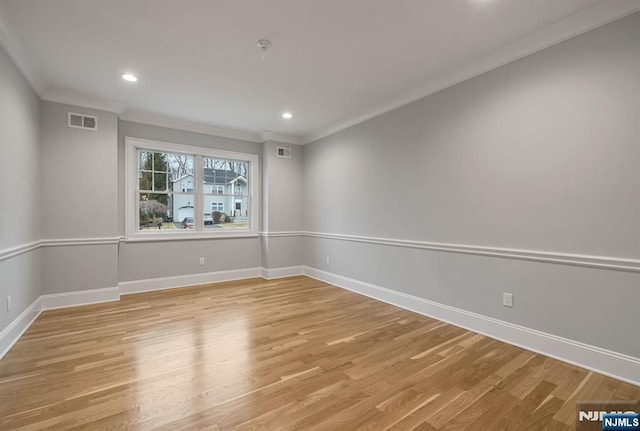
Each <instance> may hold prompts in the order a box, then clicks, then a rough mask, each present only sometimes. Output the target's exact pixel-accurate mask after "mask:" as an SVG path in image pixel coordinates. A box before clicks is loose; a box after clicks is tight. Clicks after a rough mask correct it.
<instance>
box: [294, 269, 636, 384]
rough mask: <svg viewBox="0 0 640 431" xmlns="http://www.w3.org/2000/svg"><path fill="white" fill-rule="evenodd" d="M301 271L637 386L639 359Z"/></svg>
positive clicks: (348, 280) (327, 274)
mask: <svg viewBox="0 0 640 431" xmlns="http://www.w3.org/2000/svg"><path fill="white" fill-rule="evenodd" d="M304 274H305V275H307V276H308V277H311V278H315V279H317V280H320V281H323V282H325V283H329V284H332V285H334V286H338V287H341V288H343V289H347V290H350V291H352V292H356V293H358V294H361V295H364V296H368V297H370V298H373V299H375V300H378V301H382V302H386V303H387V304H391V305H395V306H396V307H400V308H404V309H405V310H409V311H412V312H414V313H418V314H422V315H424V316H428V317H432V318H434V319H437V320H440V321H443V322H447V323H450V324H452V325H455V326H458V327H461V328H464V329H467V330H469V331H473V332H477V333H479V334H483V335H486V336H487V337H490V338H494V339H496V340H500V341H503V342H505V343H508V344H512V345H514V346H518V347H521V348H523V349H526V350H531V351H533V352H536V353H540V354H543V355H546V356H550V357H552V358H555V359H558V360H560V361H563V362H567V363H570V364H573V365H576V366H579V367H582V368H586V369H589V370H593V371H596V372H598V373H602V374H605V375H607V376H610V377H613V378H616V379H619V380H623V381H625V382H628V383H631V384H633V385H640V358H635V357H633V356H629V355H625V354H622V353H618V352H613V351H611V350H606V349H602V348H600V347H596V346H591V345H589V344H585V343H581V342H578V341H574V340H570V339H567V338H563V337H559V336H557V335H553V334H548V333H545V332H542V331H538V330H535V329H531V328H527V327H524V326H519V325H515V324H513V323H509V322H505V321H502V320H498V319H494V318H492V317H488V316H484V315H481V314H477V313H472V312H470V311H466V310H462V309H459V308H455V307H451V306H449V305H444V304H440V303H438V302H433V301H429V300H427V299H424V298H419V297H417V296H413V295H408V294H406V293H402V292H398V291H395V290H391V289H387V288H384V287H381V286H376V285H373V284H370V283H366V282H363V281H360V280H355V279H352V278H348V277H344V276H341V275H338V274H334V273H330V272H326V271H322V270H319V269H316V268H311V267H308V266H305V267H304Z"/></svg>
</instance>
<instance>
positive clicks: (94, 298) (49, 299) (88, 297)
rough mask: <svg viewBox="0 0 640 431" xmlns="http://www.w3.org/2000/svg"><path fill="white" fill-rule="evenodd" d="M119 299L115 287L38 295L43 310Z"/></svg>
mask: <svg viewBox="0 0 640 431" xmlns="http://www.w3.org/2000/svg"><path fill="white" fill-rule="evenodd" d="M119 299H120V293H119V292H118V288H117V287H106V288H103V289H92V290H81V291H78V292H65V293H54V294H50V295H42V296H41V297H40V300H41V301H42V309H43V310H54V309H56V308H66V307H76V306H78V305H89V304H97V303H99V302H108V301H117V300H119Z"/></svg>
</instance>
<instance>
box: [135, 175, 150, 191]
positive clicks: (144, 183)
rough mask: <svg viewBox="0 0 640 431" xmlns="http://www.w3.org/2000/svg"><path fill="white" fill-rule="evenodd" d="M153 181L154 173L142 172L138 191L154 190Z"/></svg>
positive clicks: (139, 176) (139, 177)
mask: <svg viewBox="0 0 640 431" xmlns="http://www.w3.org/2000/svg"><path fill="white" fill-rule="evenodd" d="M152 179H153V173H152V172H140V173H139V174H138V190H148V191H151V190H153V188H152V187H153V185H152V182H153V181H152Z"/></svg>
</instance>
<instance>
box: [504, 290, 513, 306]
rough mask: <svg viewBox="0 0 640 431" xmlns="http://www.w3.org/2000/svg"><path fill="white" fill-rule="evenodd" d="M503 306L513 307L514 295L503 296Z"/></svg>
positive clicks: (505, 294) (506, 294)
mask: <svg viewBox="0 0 640 431" xmlns="http://www.w3.org/2000/svg"><path fill="white" fill-rule="evenodd" d="M502 305H504V306H505V307H513V295H512V294H511V293H506V292H505V293H503V294H502Z"/></svg>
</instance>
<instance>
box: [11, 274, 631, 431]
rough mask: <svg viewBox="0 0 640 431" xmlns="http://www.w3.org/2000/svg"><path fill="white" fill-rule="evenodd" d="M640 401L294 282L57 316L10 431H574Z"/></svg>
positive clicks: (175, 293)
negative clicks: (599, 403) (579, 414)
mask: <svg viewBox="0 0 640 431" xmlns="http://www.w3.org/2000/svg"><path fill="white" fill-rule="evenodd" d="M610 399H611V400H613V399H616V400H634V399H635V400H638V399H640V388H639V387H636V386H632V385H629V384H626V383H623V382H620V381H617V380H614V379H611V378H608V377H605V376H602V375H599V374H596V373H593V372H589V371H587V370H584V369H581V368H577V367H574V366H571V365H568V364H565V363H562V362H559V361H557V360H554V359H550V358H547V357H544V356H541V355H538V354H535V353H532V352H528V351H526V350H523V349H520V348H517V347H514V346H511V345H508V344H505V343H502V342H499V341H496V340H493V339H491V338H487V337H484V336H482V335H478V334H475V333H473V332H469V331H466V330H464V329H460V328H457V327H455V326H451V325H448V324H445V323H442V322H439V321H437V320H433V319H430V318H427V317H424V316H421V315H418V314H414V313H411V312H409V311H405V310H402V309H400V308H396V307H393V306H390V305H387V304H384V303H381V302H377V301H375V300H372V299H369V298H366V297H364V296H360V295H357V294H355V293H351V292H348V291H345V290H342V289H340V288H337V287H333V286H330V285H327V284H325V283H322V282H319V281H316V280H313V279H310V278H306V277H292V278H287V279H281V280H275V281H266V280H263V279H251V280H243V281H237V282H228V283H220V284H215V285H207V286H197V287H190V288H183V289H174V290H166V291H160V292H152V293H144V294H137V295H128V296H124V297H123V298H122V299H121V300H120V301H118V302H111V303H104V304H97V305H90V306H84V307H76V308H68V309H63V310H52V311H46V312H44V313H42V315H41V316H40V317H39V318H38V319H37V320H36V322H35V323H34V324H33V325H32V326H31V328H30V329H29V330H28V331H27V332H26V333H25V335H24V336H23V337H22V338H21V339H20V341H19V342H18V343H17V344H16V345H15V346H14V348H13V349H12V350H11V351H10V352H9V353H8V354H7V355H6V356H5V358H4V359H2V361H0V429H2V430H23V431H27V430H44V429H47V430H92V431H96V430H107V429H108V430H115V429H118V430H123V429H131V430H151V429H153V430H172V431H175V430H231V429H234V430H307V429H314V430H316V429H317V430H332V431H333V430H360V429H362V430H376V431H382V430H423V431H427V430H428V431H434V430H437V431H448V430H483V431H486V430H518V431H522V430H546V429H548V430H574V429H575V423H574V421H575V415H576V413H575V407H576V406H575V403H576V401H577V400H610Z"/></svg>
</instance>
